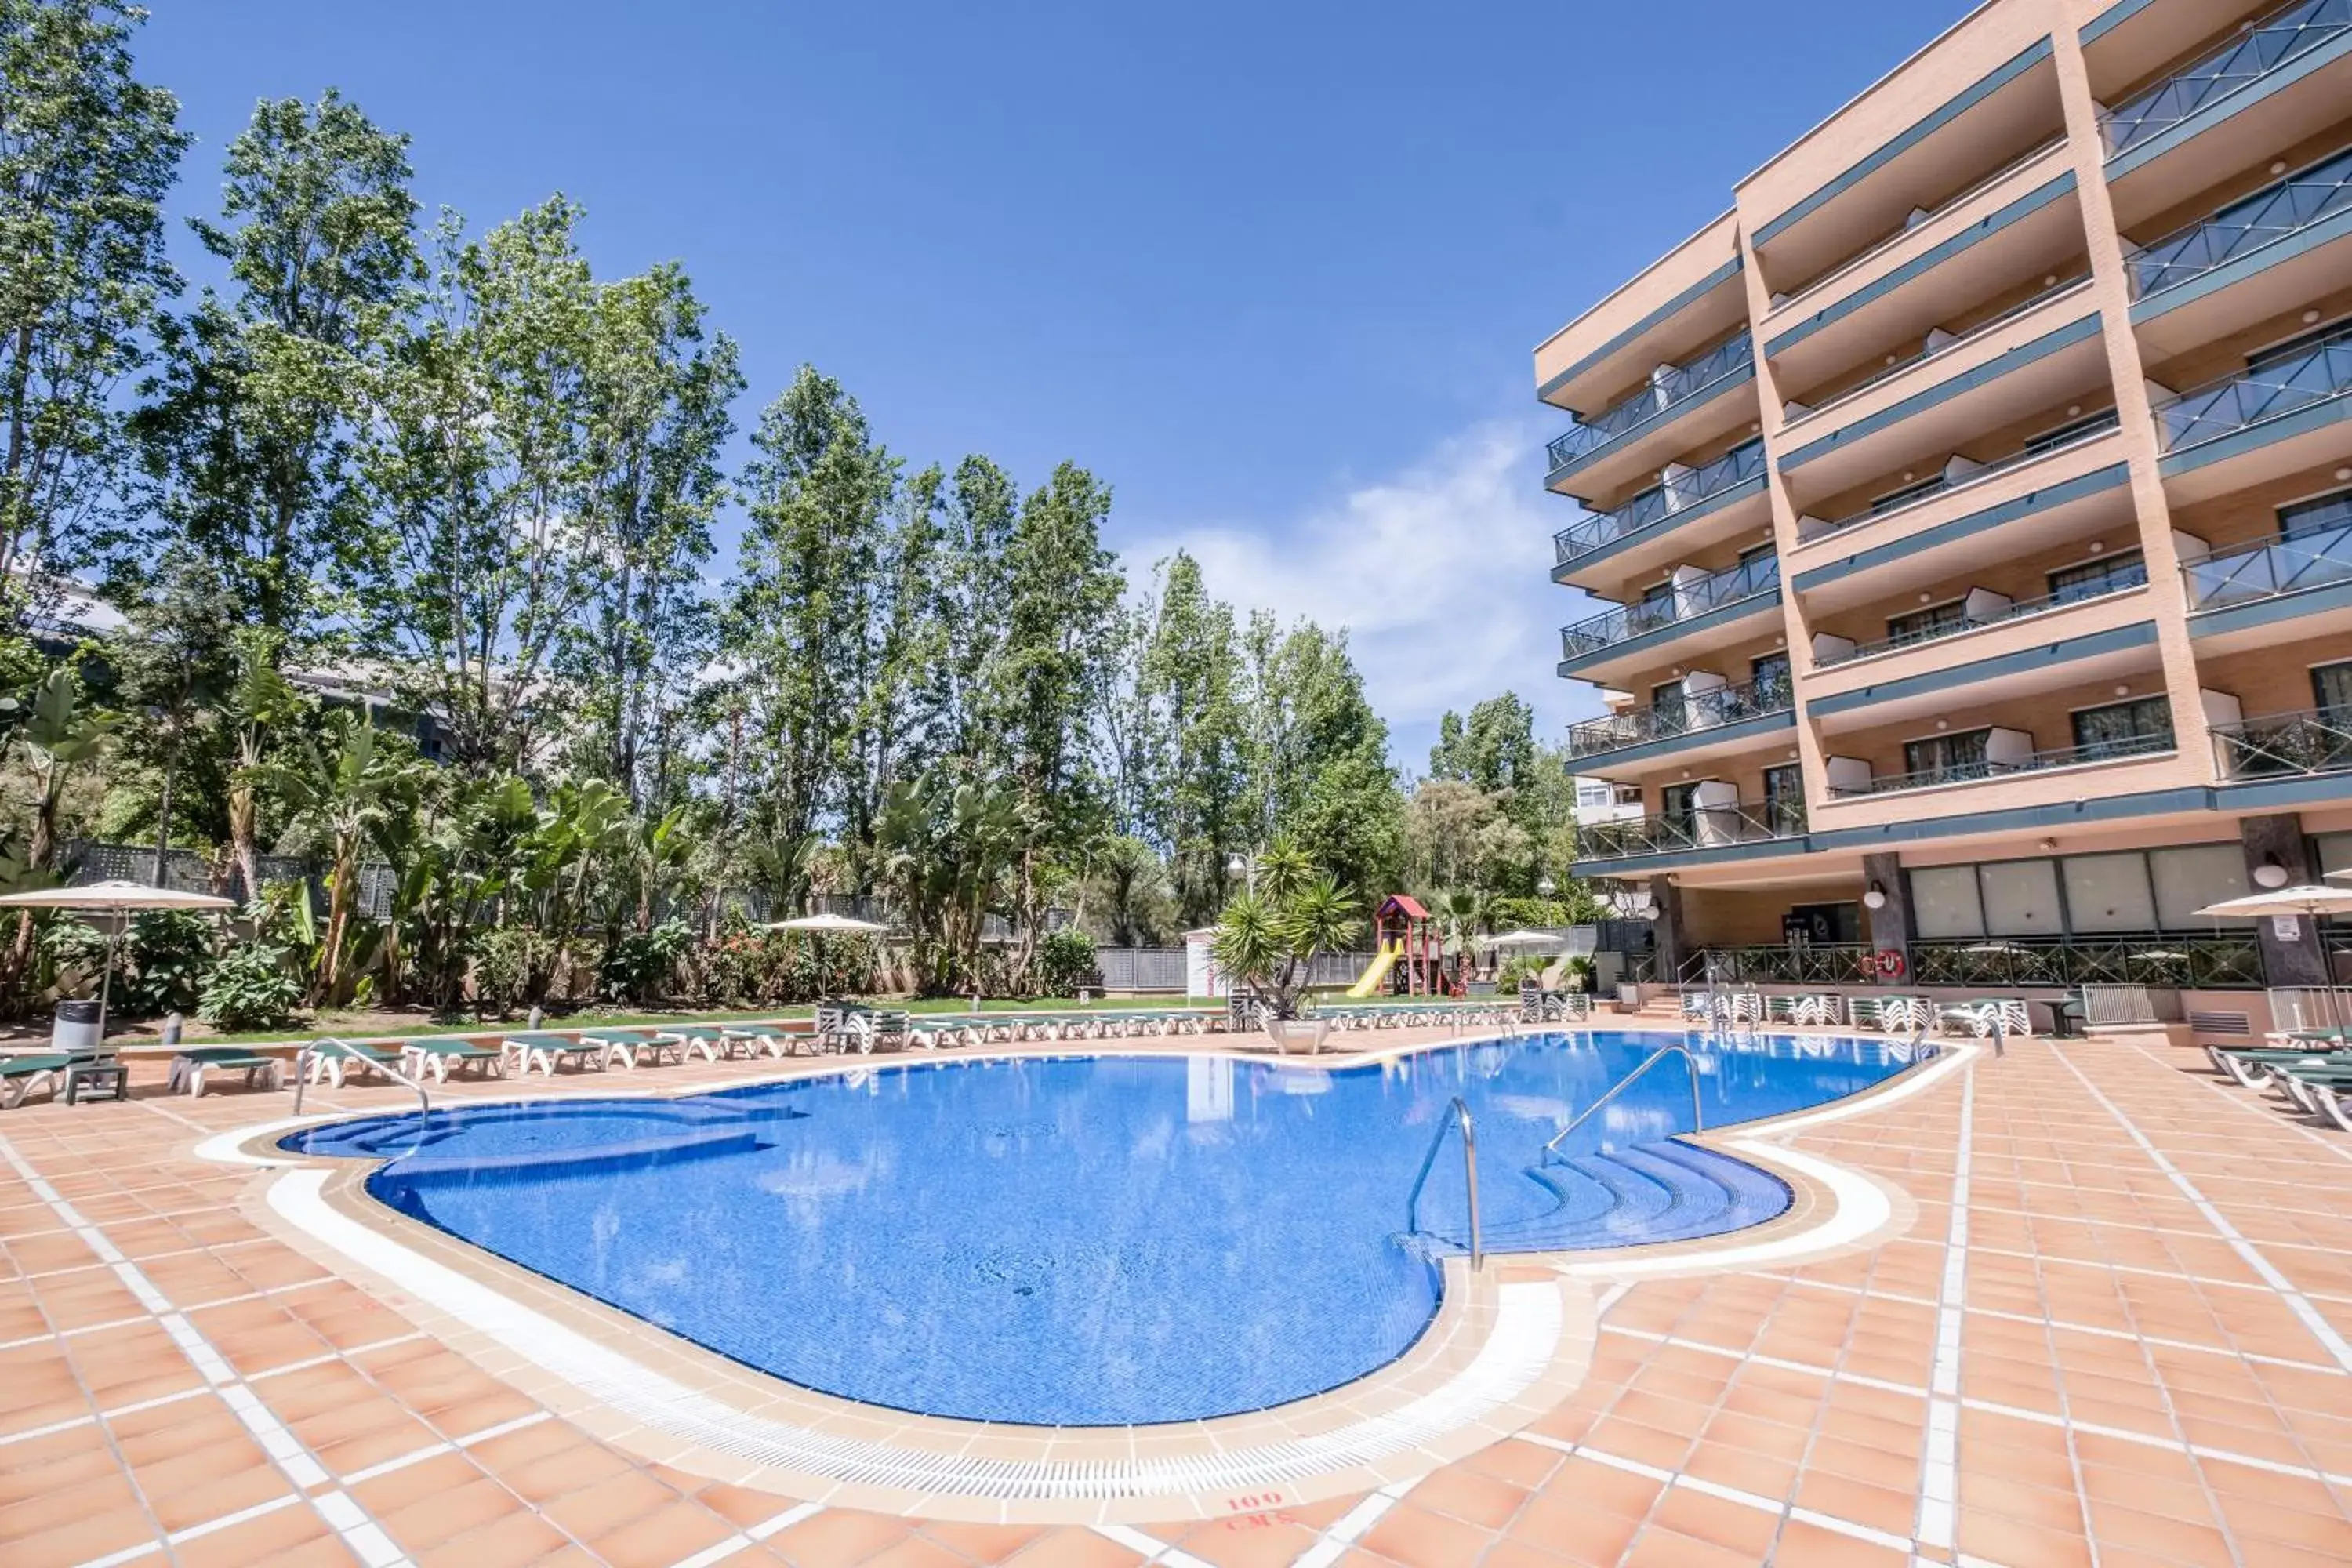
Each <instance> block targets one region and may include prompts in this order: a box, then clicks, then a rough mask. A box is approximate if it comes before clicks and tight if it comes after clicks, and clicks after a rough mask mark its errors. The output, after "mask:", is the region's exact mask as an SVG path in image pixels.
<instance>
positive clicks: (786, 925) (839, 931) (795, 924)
mask: <svg viewBox="0 0 2352 1568" xmlns="http://www.w3.org/2000/svg"><path fill="white" fill-rule="evenodd" d="M768 929H769V930H770V931H815V932H817V933H819V934H820V935H824V936H878V935H880V934H881V933H882V932H884V931H888V930H889V929H890V928H889V927H888V926H879V925H876V924H875V923H874V922H873V921H859V920H852V919H850V918H849V917H848V916H847V915H834V914H824V915H801V916H799V917H797V918H796V919H793V920H788V921H769V922H768Z"/></svg>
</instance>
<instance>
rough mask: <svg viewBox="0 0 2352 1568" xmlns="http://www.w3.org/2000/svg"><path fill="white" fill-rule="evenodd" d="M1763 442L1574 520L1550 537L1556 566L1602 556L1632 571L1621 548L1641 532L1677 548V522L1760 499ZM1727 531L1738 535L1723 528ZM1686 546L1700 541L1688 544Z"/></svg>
mask: <svg viewBox="0 0 2352 1568" xmlns="http://www.w3.org/2000/svg"><path fill="white" fill-rule="evenodd" d="M1764 466H1765V465H1764V442H1763V438H1762V437H1758V438H1757V439H1755V440H1752V441H1745V442H1742V443H1741V444H1740V445H1738V446H1737V447H1733V448H1732V449H1731V450H1730V451H1728V452H1726V453H1725V454H1724V455H1723V456H1722V457H1720V458H1716V459H1715V460H1714V461H1713V462H1711V463H1703V464H1701V465H1700V466H1699V467H1697V468H1690V469H1685V471H1684V472H1682V473H1681V474H1679V475H1674V476H1673V477H1670V478H1668V479H1666V480H1665V481H1664V482H1663V483H1661V484H1658V485H1656V486H1654V487H1653V488H1652V489H1646V490H1643V492H1642V493H1641V494H1640V495H1637V496H1635V497H1634V498H1633V500H1629V501H1627V502H1626V503H1625V504H1624V505H1623V506H1621V507H1619V508H1618V509H1617V510H1614V511H1604V512H1598V513H1595V514H1594V515H1592V516H1591V517H1586V518H1580V519H1579V520H1577V521H1575V522H1572V523H1570V524H1569V526H1567V527H1566V528H1563V529H1561V530H1560V531H1559V532H1558V533H1555V534H1553V535H1552V538H1551V543H1552V554H1553V559H1554V561H1555V563H1556V565H1557V567H1559V568H1565V567H1568V566H1570V565H1572V564H1574V563H1578V562H1581V561H1587V560H1588V559H1589V558H1592V557H1598V556H1603V555H1606V556H1609V557H1612V558H1616V559H1618V560H1619V561H1620V563H1621V564H1622V566H1624V567H1625V568H1626V569H1628V570H1632V569H1633V568H1635V566H1636V565H1637V563H1636V562H1635V561H1634V559H1633V555H1634V554H1635V553H1636V552H1633V551H1632V550H1629V549H1625V548H1621V547H1622V546H1625V545H1626V544H1627V542H1629V541H1632V540H1633V539H1635V538H1636V536H1638V535H1641V534H1643V533H1644V532H1649V533H1651V534H1652V536H1653V538H1654V540H1655V541H1657V542H1660V543H1661V546H1662V547H1663V546H1664V542H1666V541H1668V540H1669V539H1670V538H1671V539H1672V540H1673V542H1674V543H1675V544H1676V545H1679V544H1681V543H1683V542H1684V540H1683V537H1682V536H1681V534H1680V528H1681V525H1682V523H1683V522H1687V521H1697V520H1698V519H1699V518H1700V517H1702V516H1717V515H1721V514H1722V513H1724V512H1725V511H1727V510H1729V509H1731V508H1732V507H1733V505H1734V503H1736V502H1738V501H1739V500H1746V499H1747V498H1748V497H1750V496H1754V497H1758V498H1759V499H1760V498H1761V497H1762V496H1763V494H1764ZM1669 473H1670V474H1671V473H1672V470H1669ZM1741 510H1746V509H1741ZM1669 525H1672V526H1669ZM1727 531H1734V532H1736V531H1738V530H1737V529H1736V528H1730V527H1729V525H1728V523H1727ZM1689 542H1691V543H1694V544H1696V543H1698V542H1701V541H1699V540H1696V539H1692V540H1690V541H1689ZM1552 576H1553V579H1554V580H1555V581H1559V582H1565V581H1566V580H1567V574H1566V573H1565V572H1563V571H1560V570H1557V569H1556V570H1555V571H1554V572H1553V573H1552Z"/></svg>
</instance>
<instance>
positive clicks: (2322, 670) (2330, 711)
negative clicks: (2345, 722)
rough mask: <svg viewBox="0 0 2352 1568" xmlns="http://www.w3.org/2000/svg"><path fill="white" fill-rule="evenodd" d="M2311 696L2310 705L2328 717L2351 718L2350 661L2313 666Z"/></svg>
mask: <svg viewBox="0 0 2352 1568" xmlns="http://www.w3.org/2000/svg"><path fill="white" fill-rule="evenodd" d="M2311 697H2312V703H2311V705H2312V706H2313V707H2315V708H2316V709H2318V710H2320V712H2321V713H2323V714H2326V716H2328V717H2329V718H2332V719H2340V718H2352V661H2347V662H2346V663H2343V664H2323V665H2319V666H2317V667H2315V668H2314V669H2313V670H2312V672H2311Z"/></svg>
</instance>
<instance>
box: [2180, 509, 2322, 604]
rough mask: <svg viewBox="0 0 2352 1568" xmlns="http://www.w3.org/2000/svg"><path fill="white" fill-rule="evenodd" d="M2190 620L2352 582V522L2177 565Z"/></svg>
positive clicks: (2289, 535)
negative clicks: (2226, 607)
mask: <svg viewBox="0 0 2352 1568" xmlns="http://www.w3.org/2000/svg"><path fill="white" fill-rule="evenodd" d="M2180 574H2181V577H2182V578H2183V579H2184V581H2185V583H2186V585H2187V587H2188V590H2189V611H2190V613H2191V614H2194V613H2195V612H2197V611H2199V610H2218V609H2220V608H2221V607H2222V606H2223V605H2243V604H2247V603H2250V602H2252V601H2253V600H2256V599H2274V598H2277V597H2278V596H2279V595H2282V594H2293V593H2295V592H2298V591H2299V590H2302V589H2305V588H2320V587H2325V586H2326V585H2327V584H2331V583H2341V582H2344V581H2345V580H2347V578H2352V522H2346V523H2336V524H2332V525H2330V526H2328V527H2325V528H2314V529H2308V530H2305V531H2303V532H2300V533H2290V534H2285V535H2283V536H2281V537H2280V538H2277V539H2270V540H2264V541H2263V542H2262V543H2260V544H2254V545H2249V546H2247V547H2245V548H2243V549H2240V550H2231V551H2225V552H2221V553H2219V554H2214V555H2209V556H2207V557H2205V559H2203V560H2202V561H2190V562H2185V563H2182V565H2181V568H2180Z"/></svg>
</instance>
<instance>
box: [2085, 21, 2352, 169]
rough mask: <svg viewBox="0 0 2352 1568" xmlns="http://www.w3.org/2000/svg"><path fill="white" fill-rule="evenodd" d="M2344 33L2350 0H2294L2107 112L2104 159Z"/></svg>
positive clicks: (2349, 26)
mask: <svg viewBox="0 0 2352 1568" xmlns="http://www.w3.org/2000/svg"><path fill="white" fill-rule="evenodd" d="M2347 29H2352V0H2294V3H2293V4H2291V5H2283V6H2281V7H2279V9H2277V10H2275V11H2273V12H2272V13H2270V14H2269V15H2268V16H2263V18H2261V19H2260V20H2259V21H2256V22H2254V23H2253V24H2252V25H2251V26H2246V27H2244V28H2242V29H2241V30H2239V31H2238V32H2235V33H2232V34H2231V35H2230V37H2228V39H2226V40H2225V41H2224V42H2222V43H2221V44H2220V45H2218V46H2216V47H2214V48H2213V50H2212V51H2211V52H2210V53H2209V54H2206V55H2204V56H2202V57H2200V58H2198V59H2196V60H2193V61H2191V62H2190V63H2189V64H2188V65H2185V66H2183V67H2181V68H2179V70H2177V71H2174V72H2173V73H2172V74H2171V75H2170V76H2168V77H2166V78H2165V79H2163V80H2162V81H2160V82H2158V83H2157V84H2156V85H2155V86H2154V87H2152V88H2149V89H2147V91H2146V92H2143V93H2141V94H2139V95H2138V96H2137V97H2136V98H2134V99H2132V100H2130V101H2128V102H2126V103H2124V104H2122V105H2119V106H2118V107H2117V108H2116V109H2115V110H2112V111H2111V112H2109V114H2108V115H2107V119H2106V133H2107V156H2108V157H2110V158H2112V157H2115V156H2116V154H2117V153H2124V152H2126V151H2128V150H2129V149H2131V148H2133V147H2137V146H2138V145H2139V144H2140V143H2141V142H2145V141H2147V139H2148V138H2149V137H2151V136H2155V135H2157V134H2158V133H2159V132H2165V131H2168V130H2170V129H2171V128H2172V127H2173V126H2175V125H2178V124H2179V123H2180V122H2181V121H2184V120H2186V119H2188V118H2189V116H2190V115H2192V114H2195V113H2196V112H2197V111H2198V110H2200V109H2203V108H2204V107H2205V106H2206V105H2207V104H2209V103H2212V102H2214V101H2216V100H2220V99H2223V98H2227V97H2229V96H2230V94H2231V93H2233V92H2236V91H2237V90H2238V89H2241V88H2243V87H2248V86H2251V85H2252V84H2253V83H2254V82H2257V81H2260V80H2261V79H2263V77H2265V76H2268V75H2269V74H2270V73H2271V72H2273V71H2274V70H2276V69H2278V68H2279V67H2281V66H2283V65H2284V64H2286V63H2287V62H2288V61H2289V60H2292V59H2294V58H2296V57H2298V56H2300V55H2303V54H2306V53H2308V52H2309V51H2311V50H2313V49H2315V48H2317V47H2319V46H2320V45H2322V44H2324V43H2326V42H2327V40H2329V39H2330V38H2333V37H2336V35H2337V34H2339V33H2342V32H2344V31H2346V30H2347Z"/></svg>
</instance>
